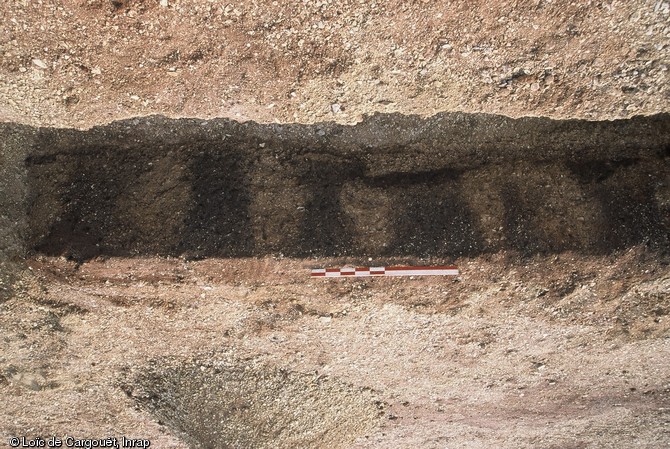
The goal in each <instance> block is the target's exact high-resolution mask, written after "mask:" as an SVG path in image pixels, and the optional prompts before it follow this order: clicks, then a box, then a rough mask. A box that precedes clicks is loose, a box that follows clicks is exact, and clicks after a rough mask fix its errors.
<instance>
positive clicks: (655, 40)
mask: <svg viewBox="0 0 670 449" xmlns="http://www.w3.org/2000/svg"><path fill="white" fill-rule="evenodd" d="M0 21H1V22H2V23H3V27H2V29H0V120H5V121H17V122H22V123H30V124H33V125H48V126H74V127H81V128H86V127H89V126H92V125H94V124H101V123H107V122H110V121H112V120H117V119H122V118H128V117H133V116H138V115H148V114H156V113H159V114H165V115H167V116H173V117H184V116H188V117H201V118H210V117H232V118H236V119H238V120H255V121H260V122H275V121H278V122H284V123H287V122H300V123H314V122H319V121H330V120H333V121H337V122H341V123H354V122H358V121H360V120H361V119H362V118H363V116H364V115H365V114H372V113H375V112H399V113H403V114H420V115H423V116H430V115H433V114H435V113H437V112H443V111H464V112H486V113H496V114H503V115H509V116H513V117H518V116H527V115H532V116H549V117H554V118H588V119H613V118H625V117H630V116H633V115H636V114H653V113H658V112H667V111H668V104H670V102H669V100H670V98H669V95H670V94H669V91H668V86H669V85H670V83H669V81H670V80H669V75H668V64H669V62H670V59H669V55H668V52H669V51H670V4H669V3H668V2H667V1H663V0H638V1H585V2H568V1H558V0H554V1H549V0H523V1H511V0H509V1H491V0H487V1H485V0H477V1H471V0H467V1H466V0H458V1H446V0H440V1H411V2H408V1H401V0H394V1H384V2H367V1H366V2H359V1H353V0H342V1H338V2H334V1H331V0H323V1H315V2H271V1H263V2H257V1H252V0H244V1H241V2H231V3H226V2H213V1H205V0H170V1H168V2H167V7H160V6H159V2H158V1H157V0H156V1H138V0H118V1H111V0H41V1H39V2H38V1H27V0H20V1H19V0H17V1H10V2H4V3H2V5H0Z"/></svg>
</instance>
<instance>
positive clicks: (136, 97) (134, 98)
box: [130, 95, 140, 101]
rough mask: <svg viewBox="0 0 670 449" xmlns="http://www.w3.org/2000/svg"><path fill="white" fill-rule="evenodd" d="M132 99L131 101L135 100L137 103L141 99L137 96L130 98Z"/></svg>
mask: <svg viewBox="0 0 670 449" xmlns="http://www.w3.org/2000/svg"><path fill="white" fill-rule="evenodd" d="M130 99H131V100H134V101H137V100H139V99H140V97H138V96H137V95H131V96H130Z"/></svg>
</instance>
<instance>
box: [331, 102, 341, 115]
mask: <svg viewBox="0 0 670 449" xmlns="http://www.w3.org/2000/svg"><path fill="white" fill-rule="evenodd" d="M330 110H331V111H333V114H337V113H338V112H340V111H341V110H342V106H340V104H339V103H333V104H331V105H330Z"/></svg>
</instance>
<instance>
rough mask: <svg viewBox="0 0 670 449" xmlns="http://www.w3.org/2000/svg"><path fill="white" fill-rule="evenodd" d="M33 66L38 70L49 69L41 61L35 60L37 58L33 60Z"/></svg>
mask: <svg viewBox="0 0 670 449" xmlns="http://www.w3.org/2000/svg"><path fill="white" fill-rule="evenodd" d="M33 64H35V65H36V66H37V67H39V68H40V69H46V68H48V67H49V66H48V65H47V63H46V62H44V61H42V60H41V59H37V58H35V59H33Z"/></svg>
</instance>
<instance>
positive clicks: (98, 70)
mask: <svg viewBox="0 0 670 449" xmlns="http://www.w3.org/2000/svg"><path fill="white" fill-rule="evenodd" d="M91 73H92V74H94V75H100V74H101V73H102V70H100V67H93V68H92V69H91Z"/></svg>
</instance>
